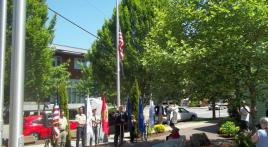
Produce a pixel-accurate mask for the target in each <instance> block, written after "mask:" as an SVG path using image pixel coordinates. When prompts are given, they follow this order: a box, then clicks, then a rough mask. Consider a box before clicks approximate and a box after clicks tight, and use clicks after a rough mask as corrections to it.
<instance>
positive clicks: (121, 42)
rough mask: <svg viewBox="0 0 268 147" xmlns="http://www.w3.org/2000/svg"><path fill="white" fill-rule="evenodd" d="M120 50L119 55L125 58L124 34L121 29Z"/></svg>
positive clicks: (119, 35)
mask: <svg viewBox="0 0 268 147" xmlns="http://www.w3.org/2000/svg"><path fill="white" fill-rule="evenodd" d="M118 42H119V44H118V50H119V56H120V59H121V60H123V59H124V40H123V35H122V32H121V30H120V31H119V32H118Z"/></svg>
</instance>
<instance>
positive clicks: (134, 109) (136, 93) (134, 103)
mask: <svg viewBox="0 0 268 147" xmlns="http://www.w3.org/2000/svg"><path fill="white" fill-rule="evenodd" d="M140 94H141V92H140V89H139V83H138V81H137V80H135V82H134V83H133V85H132V87H131V90H130V111H131V114H132V115H134V116H135V119H136V120H138V113H139V97H140ZM135 127H136V128H138V123H136V126H135ZM136 131H137V129H136Z"/></svg>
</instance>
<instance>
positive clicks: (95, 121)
mask: <svg viewBox="0 0 268 147" xmlns="http://www.w3.org/2000/svg"><path fill="white" fill-rule="evenodd" d="M96 110H97V109H96V108H95V109H93V110H92V120H91V121H92V130H93V133H94V136H95V145H96V144H98V127H99V125H100V118H99V117H98V116H97V115H96ZM90 145H92V139H90Z"/></svg>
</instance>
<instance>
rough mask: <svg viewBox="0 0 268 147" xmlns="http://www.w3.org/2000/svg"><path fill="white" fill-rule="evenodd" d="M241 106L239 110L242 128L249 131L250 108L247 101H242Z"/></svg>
mask: <svg viewBox="0 0 268 147" xmlns="http://www.w3.org/2000/svg"><path fill="white" fill-rule="evenodd" d="M241 104H242V105H241V108H240V109H239V110H238V113H239V114H240V116H241V118H240V130H241V131H247V130H248V128H249V115H250V108H249V107H248V106H247V105H246V101H244V100H243V101H242V103H241Z"/></svg>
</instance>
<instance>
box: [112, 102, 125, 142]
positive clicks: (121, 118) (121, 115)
mask: <svg viewBox="0 0 268 147" xmlns="http://www.w3.org/2000/svg"><path fill="white" fill-rule="evenodd" d="M114 118H115V135H114V145H115V147H117V146H118V136H120V143H119V146H122V145H123V139H124V124H125V123H127V114H126V112H124V110H123V106H119V108H118V111H117V112H116V113H115V114H114Z"/></svg>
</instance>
